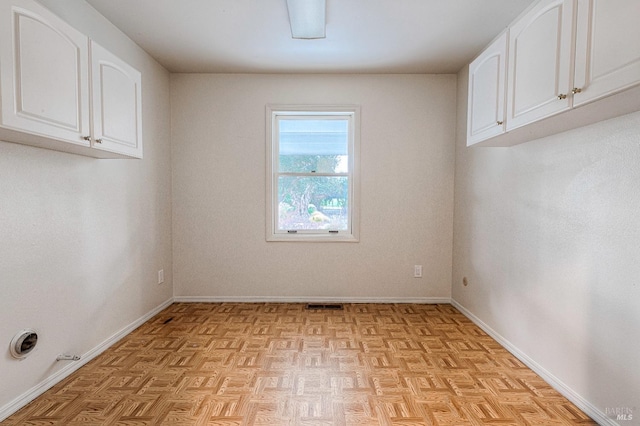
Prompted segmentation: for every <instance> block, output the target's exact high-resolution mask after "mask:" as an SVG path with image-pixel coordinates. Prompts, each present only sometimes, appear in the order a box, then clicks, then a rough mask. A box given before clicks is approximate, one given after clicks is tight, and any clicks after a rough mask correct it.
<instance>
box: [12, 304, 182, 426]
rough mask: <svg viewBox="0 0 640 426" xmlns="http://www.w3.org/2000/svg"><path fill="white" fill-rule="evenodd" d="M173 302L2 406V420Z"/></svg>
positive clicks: (136, 321)
mask: <svg viewBox="0 0 640 426" xmlns="http://www.w3.org/2000/svg"><path fill="white" fill-rule="evenodd" d="M172 303H173V298H171V299H168V300H166V301H165V302H163V303H162V304H161V305H159V306H157V307H156V308H154V309H153V310H151V311H150V312H148V313H147V314H145V315H143V316H142V317H140V318H138V319H137V320H135V321H134V322H132V323H131V324H129V325H127V326H126V327H124V328H122V329H121V330H119V331H118V332H116V333H115V334H113V335H112V336H111V337H109V338H107V339H106V340H105V341H103V342H102V343H100V344H99V345H98V346H96V347H94V348H93V349H91V350H89V351H88V352H87V353H85V354H83V355H82V356H81V357H80V360H79V361H74V362H71V363H69V364H68V365H67V366H66V367H64V368H62V369H60V370H58V371H56V372H55V373H54V374H53V375H51V376H49V377H47V378H46V379H45V380H43V381H42V382H40V383H38V384H37V385H35V386H34V387H32V388H31V389H29V390H28V391H26V392H25V393H23V394H22V395H20V396H18V397H17V398H16V399H14V400H13V401H11V402H9V403H8V404H6V405H4V406H2V407H0V422H1V421H3V420H4V419H6V418H7V417H9V416H10V415H12V414H13V413H15V412H16V411H18V410H19V409H21V408H22V407H24V406H25V405H27V404H28V403H30V402H31V401H33V400H34V399H36V398H37V397H39V396H40V395H42V394H43V393H44V392H46V391H47V390H49V389H50V388H51V387H53V386H55V385H56V384H57V383H59V382H60V381H62V380H64V379H65V378H67V377H68V376H69V375H70V374H71V373H73V372H74V371H76V370H78V369H79V368H80V367H82V366H83V365H85V364H86V363H88V362H89V361H91V360H92V359H94V358H95V357H97V356H98V355H100V354H101V353H102V352H104V351H105V350H107V349H108V348H109V347H111V346H112V345H113V344H115V343H116V342H118V341H119V340H120V339H122V338H123V337H124V336H126V335H127V334H129V333H131V332H132V331H133V330H135V329H136V328H138V327H140V326H141V325H142V324H144V323H145V322H146V321H148V320H149V319H151V318H152V317H153V316H154V315H156V314H158V313H159V312H160V311H162V310H163V309H165V308H166V307H167V306H169V305H171V304H172Z"/></svg>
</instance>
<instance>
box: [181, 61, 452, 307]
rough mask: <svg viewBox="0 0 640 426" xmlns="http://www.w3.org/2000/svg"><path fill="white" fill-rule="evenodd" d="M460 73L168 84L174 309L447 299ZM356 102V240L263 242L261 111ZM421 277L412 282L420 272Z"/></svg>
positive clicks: (187, 77)
mask: <svg viewBox="0 0 640 426" xmlns="http://www.w3.org/2000/svg"><path fill="white" fill-rule="evenodd" d="M455 82H456V76H455V75H443V76H425V75H193V74H174V75H172V76H171V108H172V122H171V127H172V135H171V140H172V170H173V231H174V240H173V241H174V246H173V252H174V277H175V279H174V283H175V295H176V296H177V298H181V297H182V298H184V297H202V298H209V299H210V300H212V299H215V298H230V299H237V300H249V299H251V298H257V299H264V298H269V297H273V298H277V299H286V300H291V299H292V298H300V299H303V300H304V299H307V300H310V299H312V298H315V299H322V298H325V299H328V298H342V299H358V298H359V299H363V298H368V299H379V300H392V299H394V300H396V299H403V298H404V299H416V300H417V299H420V300H423V299H427V298H437V297H441V298H445V299H448V298H449V297H450V287H451V250H452V248H451V244H452V211H453V210H452V209H453V173H454V171H453V165H454V140H455V91H456V87H455V84H456V83H455ZM269 103H275V104H278V103H280V104H358V105H361V107H362V111H361V113H362V120H361V163H360V164H361V217H360V219H361V226H360V242H359V243H282V242H269V243H267V242H266V241H265V105H266V104H269ZM415 264H422V265H424V278H422V279H416V278H413V265H415Z"/></svg>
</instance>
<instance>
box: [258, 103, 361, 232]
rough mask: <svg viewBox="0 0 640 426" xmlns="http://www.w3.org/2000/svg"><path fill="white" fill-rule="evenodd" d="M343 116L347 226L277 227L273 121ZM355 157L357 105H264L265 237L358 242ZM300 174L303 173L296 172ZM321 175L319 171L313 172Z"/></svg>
mask: <svg viewBox="0 0 640 426" xmlns="http://www.w3.org/2000/svg"><path fill="white" fill-rule="evenodd" d="M322 116H326V117H332V118H335V117H345V118H347V119H348V121H349V132H348V135H349V136H348V165H349V167H348V171H347V173H345V174H342V173H335V174H334V175H336V176H337V175H345V176H347V177H348V182H349V185H348V197H349V198H348V206H349V209H348V214H349V221H348V222H349V224H350V229H347V230H340V231H337V232H336V231H335V230H332V231H331V232H329V230H322V231H320V230H296V232H289V231H280V230H278V229H277V228H278V177H279V176H281V175H291V174H290V173H281V172H280V171H279V170H278V166H279V158H278V157H279V145H278V142H279V139H278V126H277V125H276V121H277V120H278V118H281V117H295V118H302V117H313V118H321V117H322ZM359 156H360V107H359V106H358V105H272V104H268V105H267V106H266V240H267V241H288V242H291V241H306V242H358V241H359V194H358V193H359ZM300 174H304V173H300ZM317 175H319V176H322V175H325V174H323V173H320V174H317Z"/></svg>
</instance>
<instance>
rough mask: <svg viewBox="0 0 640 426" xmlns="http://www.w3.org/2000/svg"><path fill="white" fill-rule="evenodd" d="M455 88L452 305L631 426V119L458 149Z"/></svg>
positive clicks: (639, 153) (635, 185)
mask: <svg viewBox="0 0 640 426" xmlns="http://www.w3.org/2000/svg"><path fill="white" fill-rule="evenodd" d="M458 77H459V82H458V136H457V145H456V183H455V219H454V224H455V225H454V226H455V232H454V256H453V258H454V268H453V286H452V292H453V298H454V300H455V301H457V302H458V303H460V304H461V305H462V306H464V307H465V308H467V309H468V310H469V311H470V312H471V313H472V314H474V315H475V316H476V317H478V318H479V319H480V320H481V321H483V322H484V323H485V324H487V325H488V326H489V327H491V328H492V329H493V330H495V331H496V332H497V333H498V334H500V335H501V336H503V337H504V338H505V339H506V340H507V341H509V342H511V343H512V344H513V345H514V346H515V347H516V348H518V349H519V350H520V351H522V352H523V353H524V354H526V355H528V356H529V357H530V358H531V359H533V360H534V361H535V362H536V363H537V364H539V365H540V366H541V367H543V368H544V369H546V370H547V371H548V372H549V373H550V374H551V375H553V376H555V378H557V379H558V380H559V381H560V382H562V383H564V384H565V385H567V386H568V387H569V388H570V389H571V390H572V391H574V392H575V393H576V394H577V395H579V396H580V397H582V398H584V399H586V400H587V401H589V402H590V403H591V404H592V405H593V406H595V407H596V408H597V409H598V410H600V411H601V412H604V413H605V414H606V411H607V409H612V408H616V407H627V408H635V410H636V412H635V415H634V419H635V418H637V417H640V413H638V411H637V410H638V396H639V395H640V368H638V367H639V364H638V354H639V353H640V308H639V306H640V305H639V301H640V279H639V277H640V113H633V114H630V115H627V116H623V117H620V118H617V119H613V120H609V121H605V122H602V123H598V124H595V125H591V126H588V127H584V128H580V129H576V130H573V131H570V132H566V133H562V134H558V135H554V136H551V137H548V138H545V139H541V140H536V141H532V142H528V143H525V144H522V145H518V146H514V147H510V148H466V146H465V135H466V131H465V129H466V104H467V102H466V93H467V71H466V70H463V71H461V72H460V74H459V76H458ZM463 276H466V277H468V279H469V285H468V287H464V286H463V285H462V278H463ZM638 420H640V419H638ZM638 420H636V421H637V422H636V421H634V424H640V421H638Z"/></svg>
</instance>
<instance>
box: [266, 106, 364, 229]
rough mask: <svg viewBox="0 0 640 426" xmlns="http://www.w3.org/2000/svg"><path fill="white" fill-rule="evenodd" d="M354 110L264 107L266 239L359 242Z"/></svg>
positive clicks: (354, 107)
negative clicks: (265, 126) (265, 124)
mask: <svg viewBox="0 0 640 426" xmlns="http://www.w3.org/2000/svg"><path fill="white" fill-rule="evenodd" d="M358 119H359V108H358V107H356V106H348V107H345V106H342V107H340V106H338V107H334V106H331V107H329V106H295V107H291V106H286V107H284V106H273V105H269V106H267V241H358V215H357V188H358V186H357V178H358V174H357V170H358V167H357V164H358V161H357V160H358V158H357V155H358Z"/></svg>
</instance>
